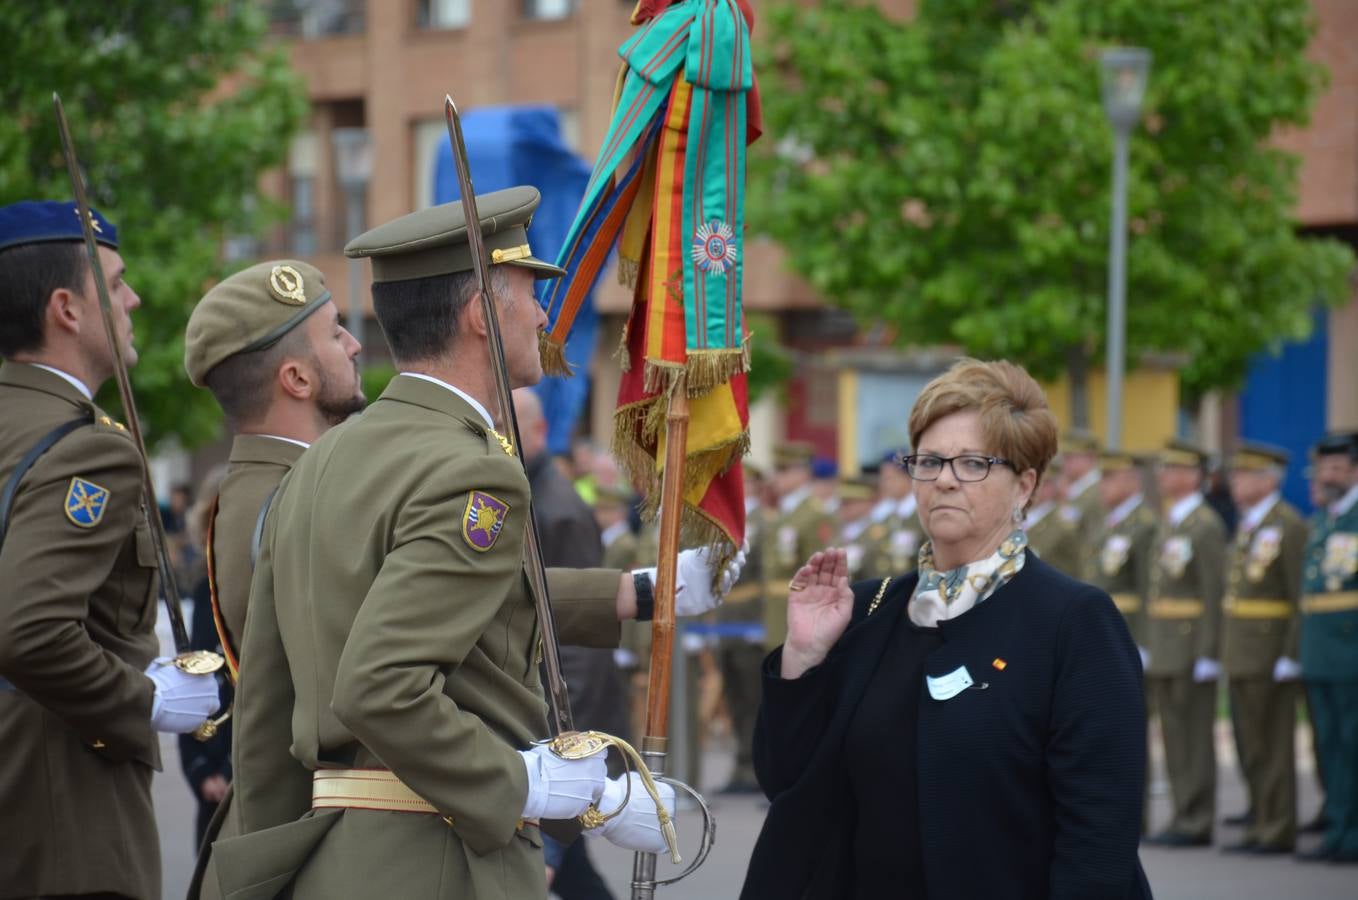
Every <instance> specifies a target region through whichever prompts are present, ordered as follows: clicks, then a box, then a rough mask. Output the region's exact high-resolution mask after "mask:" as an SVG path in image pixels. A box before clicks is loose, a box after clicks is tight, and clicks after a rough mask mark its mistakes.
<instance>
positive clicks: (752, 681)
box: [716, 463, 773, 794]
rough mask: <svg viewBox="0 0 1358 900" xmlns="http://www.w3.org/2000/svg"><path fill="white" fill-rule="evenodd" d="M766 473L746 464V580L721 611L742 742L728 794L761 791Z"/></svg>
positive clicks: (726, 672)
mask: <svg viewBox="0 0 1358 900" xmlns="http://www.w3.org/2000/svg"><path fill="white" fill-rule="evenodd" d="M764 482H765V477H764V473H763V472H762V471H760V470H759V469H758V468H757V467H756V466H753V465H751V464H749V463H746V464H745V540H746V542H747V543H748V544H749V546H750V553H749V559H747V560H746V562H745V568H744V569H742V570H741V573H740V580H739V581H737V582H736V584H735V587H733V588H731V593H730V594H729V595H727V597H726V602H725V603H724V604H722V606H721V608H720V609H718V610H717V612H716V617H717V622H718V626H719V628H720V630H721V636H720V641H719V643H718V644H717V666H718V668H719V669H720V670H721V683H722V693H723V695H724V697H725V699H726V711H727V713H728V714H730V716H731V736H732V739H733V740H734V742H735V745H736V755H735V768H734V769H733V770H732V772H731V778H730V780H729V781H727V782H726V786H725V787H723V788H722V789H721V793H723V794H753V793H757V792H758V791H759V784H758V782H757V781H755V777H754V757H753V753H754V723H755V717H756V716H757V715H758V713H759V694H760V690H761V680H760V674H759V673H760V666H761V664H762V663H763V661H764V640H763V638H764V584H765V579H764V565H763V555H762V553H761V548H762V547H763V543H764V537H765V533H766V531H767V529H769V528H771V527H772V522H773V516H772V515H771V514H770V511H769V510H768V509H767V508H765V507H764V505H763V504H762V503H761V501H760V497H761V495H762V494H763V491H764V486H765V485H764Z"/></svg>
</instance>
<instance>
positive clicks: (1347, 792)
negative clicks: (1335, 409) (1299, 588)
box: [1301, 434, 1358, 863]
mask: <svg viewBox="0 0 1358 900" xmlns="http://www.w3.org/2000/svg"><path fill="white" fill-rule="evenodd" d="M1314 455H1315V459H1314V461H1313V465H1314V467H1315V471H1316V476H1315V477H1316V480H1317V482H1318V485H1319V487H1320V492H1321V494H1322V495H1323V498H1324V499H1325V500H1326V501H1327V503H1326V506H1325V507H1324V508H1322V509H1320V510H1317V512H1316V515H1315V518H1314V519H1313V520H1312V522H1311V536H1310V539H1309V541H1308V542H1307V544H1306V567H1305V582H1304V587H1303V596H1302V601H1301V610H1302V619H1301V668H1302V675H1303V677H1304V679H1305V681H1306V690H1307V693H1308V694H1309V696H1310V701H1311V715H1312V717H1313V719H1314V727H1315V735H1316V747H1317V751H1318V755H1319V756H1320V758H1321V765H1322V768H1323V769H1324V772H1325V816H1326V819H1328V821H1329V825H1328V827H1327V828H1326V830H1325V838H1324V840H1323V841H1322V842H1321V844H1320V846H1319V847H1318V848H1317V849H1316V850H1314V851H1312V852H1310V853H1306V854H1302V858H1304V859H1320V860H1327V861H1329V862H1342V863H1355V862H1358V435H1353V434H1339V435H1331V436H1328V437H1326V438H1325V439H1324V440H1322V441H1320V443H1318V444H1317V445H1316V447H1315V451H1314Z"/></svg>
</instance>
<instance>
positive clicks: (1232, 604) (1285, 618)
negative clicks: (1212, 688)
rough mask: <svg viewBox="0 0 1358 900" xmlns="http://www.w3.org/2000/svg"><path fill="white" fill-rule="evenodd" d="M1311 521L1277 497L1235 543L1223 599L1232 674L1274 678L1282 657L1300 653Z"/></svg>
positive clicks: (1225, 662) (1225, 658)
mask: <svg viewBox="0 0 1358 900" xmlns="http://www.w3.org/2000/svg"><path fill="white" fill-rule="evenodd" d="M1306 533H1307V529H1306V523H1305V522H1304V521H1303V520H1302V518H1301V515H1300V514H1299V513H1298V512H1297V511H1296V510H1295V509H1293V508H1292V506H1291V505H1290V504H1288V503H1287V502H1285V501H1283V500H1278V501H1277V502H1276V503H1274V504H1273V506H1272V508H1271V509H1269V511H1268V512H1267V513H1266V514H1265V515H1264V517H1263V519H1262V520H1260V522H1259V524H1258V526H1256V527H1255V528H1254V529H1253V530H1252V531H1248V532H1247V531H1245V530H1244V528H1243V526H1242V528H1241V530H1240V533H1239V534H1238V535H1237V537H1236V540H1235V541H1234V543H1233V545H1232V547H1231V554H1230V577H1229V579H1228V582H1227V593H1226V600H1225V603H1224V604H1223V606H1224V610H1225V621H1224V626H1223V635H1222V656H1221V664H1222V668H1223V669H1224V670H1225V672H1226V674H1227V675H1229V676H1231V677H1232V678H1266V679H1269V680H1270V681H1271V680H1272V678H1273V664H1274V662H1276V661H1277V659H1278V658H1279V657H1280V656H1286V657H1288V658H1289V659H1293V660H1298V659H1300V657H1301V610H1300V603H1301V583H1302V560H1303V558H1304V556H1305V553H1306Z"/></svg>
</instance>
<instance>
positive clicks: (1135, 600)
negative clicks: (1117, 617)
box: [1113, 594, 1141, 616]
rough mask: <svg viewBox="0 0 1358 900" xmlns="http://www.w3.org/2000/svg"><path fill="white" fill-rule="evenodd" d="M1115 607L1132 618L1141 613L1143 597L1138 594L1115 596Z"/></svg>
mask: <svg viewBox="0 0 1358 900" xmlns="http://www.w3.org/2000/svg"><path fill="white" fill-rule="evenodd" d="M1113 605H1114V606H1116V607H1117V608H1118V612H1120V613H1122V614H1123V615H1124V616H1130V615H1133V614H1134V613H1138V612H1140V611H1141V597H1140V596H1138V595H1136V594H1114V595H1113Z"/></svg>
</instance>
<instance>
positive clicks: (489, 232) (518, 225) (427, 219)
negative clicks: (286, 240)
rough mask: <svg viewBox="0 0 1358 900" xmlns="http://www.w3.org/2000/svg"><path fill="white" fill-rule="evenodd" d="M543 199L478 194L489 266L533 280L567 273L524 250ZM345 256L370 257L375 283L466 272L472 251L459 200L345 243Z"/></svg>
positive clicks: (519, 190) (531, 191)
mask: <svg viewBox="0 0 1358 900" xmlns="http://www.w3.org/2000/svg"><path fill="white" fill-rule="evenodd" d="M541 200H542V195H541V194H539V193H538V189H537V188H535V187H512V188H506V189H505V190H502V191H492V192H491V193H489V194H477V195H476V212H477V215H479V216H480V217H481V235H482V237H483V238H484V239H485V242H486V251H487V252H488V253H489V254H490V262H491V265H498V264H500V263H508V264H510V265H514V266H523V267H524V268H527V269H531V270H533V275H534V277H536V278H556V277H558V276H560V275H565V274H566V272H565V270H564V269H559V268H557V267H556V266H554V265H552V264H551V263H549V262H546V261H545V260H541V259H538V258H537V257H535V256H534V255H533V251H532V249H531V248H530V247H529V246H528V223H529V221H530V220H531V219H532V218H533V212H534V211H535V210H536V209H537V208H538V203H539V202H540V201H541ZM344 255H345V256H348V257H364V256H366V257H369V258H371V259H372V263H373V283H375V284H380V283H382V282H387V281H410V280H413V279H416V278H430V277H432V276H435V275H455V274H457V273H458V272H470V271H472V268H473V264H472V253H471V245H470V244H468V243H467V219H466V215H465V214H464V213H463V211H462V201H460V200H455V201H453V202H452V203H441V204H439V205H438V206H431V207H429V208H428V209H422V210H420V211H419V212H413V213H410V214H409V215H405V216H401V217H400V218H399V219H393V220H392V221H390V222H387V223H386V224H385V225H379V226H377V227H376V228H374V229H372V230H371V231H367V232H364V233H363V234H360V235H359V236H358V237H356V238H354V239H353V240H352V241H350V242H349V243H348V244H346V245H345V247H344Z"/></svg>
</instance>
